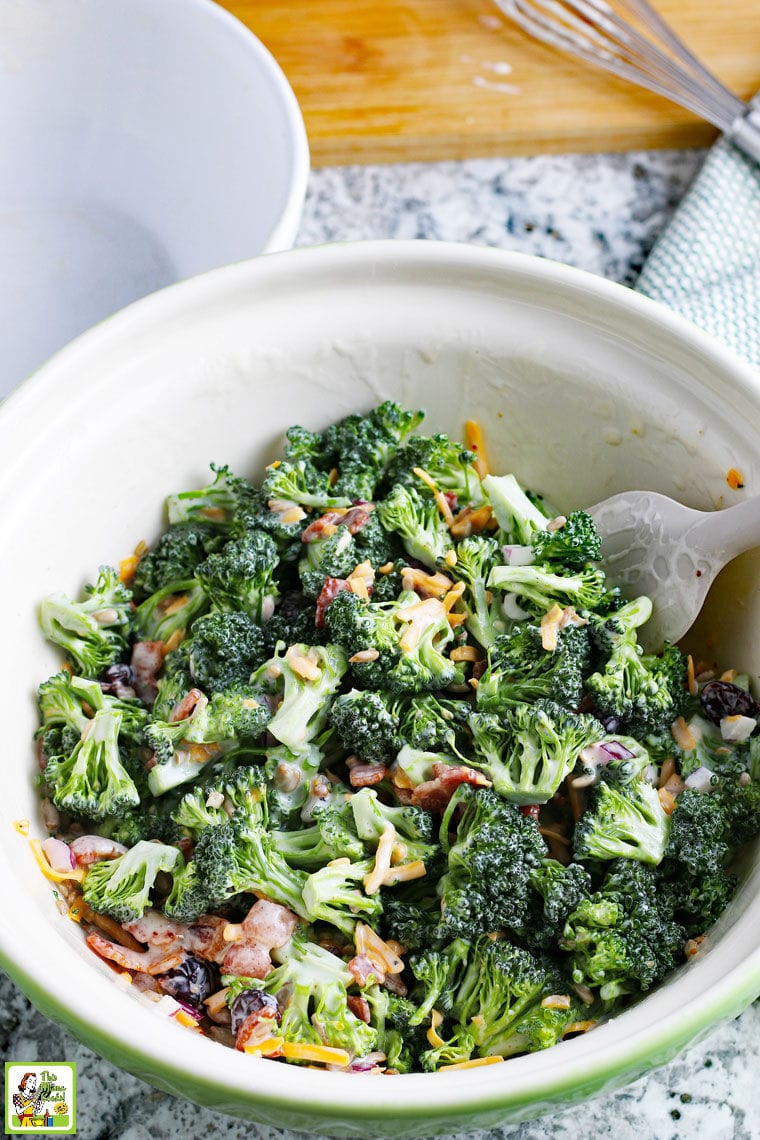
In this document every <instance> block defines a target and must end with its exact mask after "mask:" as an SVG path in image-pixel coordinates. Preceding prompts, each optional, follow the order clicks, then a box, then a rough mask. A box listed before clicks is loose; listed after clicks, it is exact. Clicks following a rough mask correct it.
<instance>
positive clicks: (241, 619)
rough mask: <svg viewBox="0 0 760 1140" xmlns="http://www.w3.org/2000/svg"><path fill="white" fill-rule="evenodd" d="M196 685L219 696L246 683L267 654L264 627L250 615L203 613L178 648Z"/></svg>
mask: <svg viewBox="0 0 760 1140" xmlns="http://www.w3.org/2000/svg"><path fill="white" fill-rule="evenodd" d="M178 652H181V653H182V654H183V655H184V657H185V660H186V661H187V668H188V671H189V673H190V677H191V679H192V681H193V684H194V685H197V686H198V687H199V688H200V689H202V690H203V691H204V692H205V693H216V692H220V691H222V690H223V689H228V688H229V687H230V686H233V685H237V684H244V683H245V682H247V681H248V680H249V679H250V676H251V673H253V671H254V669H256V668H257V667H258V666H259V665H261V664H262V662H263V661H265V660H266V658H267V656H268V653H267V649H266V644H265V637H264V632H263V630H262V628H261V626H259V625H257V624H256V622H255V621H254V620H253V618H251V617H250V616H249V615H248V614H247V613H242V612H230V613H226V612H221V613H210V614H204V615H203V616H202V617H199V618H197V620H196V621H195V622H194V623H193V626H192V631H191V637H190V638H189V639H188V640H186V641H184V642H183V643H182V645H181V646H180V648H179V651H178Z"/></svg>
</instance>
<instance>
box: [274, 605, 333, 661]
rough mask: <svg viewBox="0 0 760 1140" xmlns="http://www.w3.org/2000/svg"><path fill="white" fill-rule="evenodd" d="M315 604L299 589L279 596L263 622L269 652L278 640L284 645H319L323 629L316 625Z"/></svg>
mask: <svg viewBox="0 0 760 1140" xmlns="http://www.w3.org/2000/svg"><path fill="white" fill-rule="evenodd" d="M316 616H317V610H316V606H315V605H313V603H312V602H310V601H309V600H308V599H307V598H305V597H304V596H303V594H302V593H301V591H300V590H298V591H289V592H288V593H286V594H283V596H282V597H281V598H280V601H279V602H278V605H277V609H276V610H275V612H274V614H273V615H272V617H271V618H270V619H269V621H268V622H265V623H264V640H265V642H266V647H267V649H268V651H269V653H270V654H271V653H274V651H275V649H276V648H277V643H278V642H279V641H284V642H285V644H286V645H297V644H299V643H301V644H305V645H321V644H322V642H323V641H324V640H325V632H326V631H325V629H324V627H323V628H321V629H317V627H316Z"/></svg>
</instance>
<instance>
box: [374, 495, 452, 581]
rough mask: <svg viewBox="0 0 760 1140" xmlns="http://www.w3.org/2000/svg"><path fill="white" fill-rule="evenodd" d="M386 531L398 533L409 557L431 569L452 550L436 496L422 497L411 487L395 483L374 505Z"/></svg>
mask: <svg viewBox="0 0 760 1140" xmlns="http://www.w3.org/2000/svg"><path fill="white" fill-rule="evenodd" d="M377 514H378V517H379V519H380V522H381V523H382V525H383V527H384V528H385V530H387V531H388V532H389V533H391V532H392V533H394V534H397V535H398V537H399V538H400V539H401V543H402V545H403V547H404V550H405V551H406V553H407V554H408V555H409V557H410V558H414V559H416V560H417V561H418V562H422V563H423V564H424V565H425V566H429V567H430V568H431V569H434V568H435V567H436V565H437V564H438V562H439V560H440V559H442V558H444V557H445V555H446V553H447V552H448V551H449V550H452V549H453V546H454V542H453V539H452V537H451V535H450V533H449V530H448V528H447V526H446V523H445V522H444V520H443V517H442V516H441V512H440V510H439V509H438V505H437V503H436V501H435V499H425V498H423V497H422V496H421V495H420V494H418V492H417V491H416V490H415V489H414V487H405V486H404V485H403V484H402V483H397V484H396V485H395V486H394V487H393V488H392V490H391V492H390V494H389V495H388V497H387V498H386V499H384V500H383V501H382V502H381V503H378V504H377Z"/></svg>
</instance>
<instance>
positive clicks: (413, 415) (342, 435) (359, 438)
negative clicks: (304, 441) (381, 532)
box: [323, 400, 424, 501]
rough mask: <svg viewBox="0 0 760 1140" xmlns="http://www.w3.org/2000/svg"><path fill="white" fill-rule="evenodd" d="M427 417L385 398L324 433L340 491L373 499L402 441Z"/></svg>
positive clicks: (364, 498)
mask: <svg viewBox="0 0 760 1140" xmlns="http://www.w3.org/2000/svg"><path fill="white" fill-rule="evenodd" d="M423 418H424V412H421V411H408V410H407V409H405V408H402V407H401V405H400V404H397V403H394V402H393V401H392V400H386V401H385V402H384V403H382V404H380V405H379V406H378V407H376V408H373V409H372V411H371V412H369V413H367V414H366V415H361V414H359V415H350V416H346V418H345V419H343V420H340V421H339V422H338V423H337V424H333V425H331V426H330V427H329V428H328V429H327V431H326V432H325V433H324V436H323V438H324V445H325V455H326V456H328V457H329V459H328V460H327V462H330V466H331V467H332V466H334V467H336V468H337V470H338V479H337V482H336V484H335V489H336V491H337V492H340V493H341V494H344V495H346V496H347V497H348V498H349V499H351V500H352V501H353V500H357V499H361V500H365V501H366V500H371V499H372V498H373V496H374V493H375V488H376V487H377V484H378V483H379V482H380V480H381V479H382V477H383V473H384V471H385V469H386V467H387V466H388V464H389V463H390V462H391V461H392V459H393V457H394V456H395V455H396V453H397V451H398V449H399V447H400V445H401V443H402V442H403V440H404V439H405V438H406V436H407V435H409V433H410V432H411V431H413V430H414V428H416V427H417V426H418V425H419V424H420V423H422V420H423Z"/></svg>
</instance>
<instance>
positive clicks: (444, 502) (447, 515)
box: [412, 467, 454, 527]
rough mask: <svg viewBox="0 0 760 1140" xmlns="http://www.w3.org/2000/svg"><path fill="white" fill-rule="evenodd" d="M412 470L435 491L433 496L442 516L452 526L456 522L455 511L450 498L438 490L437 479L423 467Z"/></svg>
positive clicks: (447, 524)
mask: <svg viewBox="0 0 760 1140" xmlns="http://www.w3.org/2000/svg"><path fill="white" fill-rule="evenodd" d="M412 471H413V472H414V474H415V475H416V476H417V478H418V479H421V480H422V482H423V483H424V484H425V486H426V487H429V488H430V490H431V491H432V492H433V498H434V499H435V504H436V506H437V507H438V510H439V511H440V512H441V517H442V518H443V521H444V522H445V523H446V526H448V527H450V526H451V525H452V523H453V522H454V512H453V511H452V509H451V507H450V505H449V500H448V499H447V498H446V496H445V495H444V494H442V493H441V492H440V491H439V490H438V487H437V485H436V482H435V479H433V478H432V476H430V475H428V473H427V471H424V470H423V469H422V468H421V467H413V468H412Z"/></svg>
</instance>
